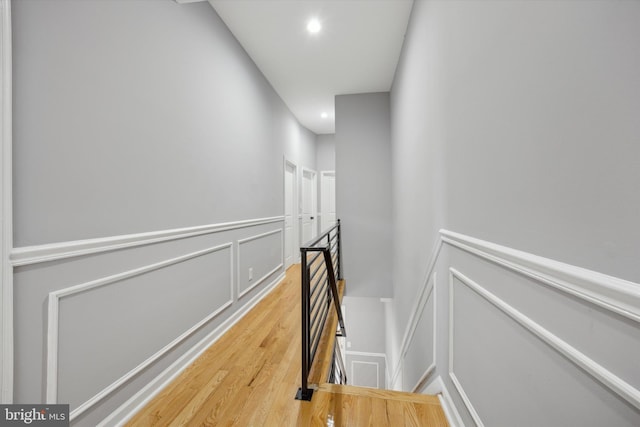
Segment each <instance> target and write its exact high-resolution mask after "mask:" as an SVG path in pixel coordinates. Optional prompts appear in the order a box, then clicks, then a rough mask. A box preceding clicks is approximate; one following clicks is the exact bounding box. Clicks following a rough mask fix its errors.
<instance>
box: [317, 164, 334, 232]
mask: <svg viewBox="0 0 640 427" xmlns="http://www.w3.org/2000/svg"><path fill="white" fill-rule="evenodd" d="M327 175H333V182H334V184H333V185H334V204H335V180H336V171H335V170H326V171H320V182H319V185H320V194H318V201H319V202H320V209H319V212H318V216H319V217H320V222H319V223H318V233H320V232H322V231H323V227H322V221H323V220H324V214H325V212H324V204H323V203H322V195H323V192H324V191H325V188H324V177H325V176H327ZM337 217H338V214H337V209H336V219H337Z"/></svg>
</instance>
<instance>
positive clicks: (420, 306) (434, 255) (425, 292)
mask: <svg viewBox="0 0 640 427" xmlns="http://www.w3.org/2000/svg"><path fill="white" fill-rule="evenodd" d="M441 249H442V240H441V239H438V241H437V242H436V244H435V245H434V248H433V251H432V252H431V257H430V258H429V264H428V267H427V271H426V273H425V276H424V280H423V282H422V283H423V285H422V289H421V290H420V293H419V296H418V298H417V299H416V303H415V305H414V306H413V308H412V310H411V317H410V318H409V322H408V323H407V328H406V329H405V332H404V336H403V338H402V344H401V345H400V357H399V361H398V364H397V366H396V369H395V371H394V373H393V376H392V377H391V378H392V384H393V383H395V380H396V379H397V377H398V375H399V373H400V370H401V368H402V365H401V364H400V361H402V360H403V359H404V357H405V355H406V354H407V351H408V350H409V346H410V345H411V342H412V341H413V337H414V335H415V333H416V329H417V327H418V322H419V321H420V314H421V313H422V311H423V310H424V307H425V306H426V305H427V302H428V301H429V298H430V297H431V295H432V291H433V288H434V283H435V282H432V281H431V276H432V275H433V274H434V272H435V267H436V263H437V262H438V258H439V257H440V250H441ZM434 313H435V304H434ZM434 324H435V319H434ZM434 338H435V331H434ZM433 348H434V351H435V343H434V346H433ZM433 360H434V361H435V353H434V358H433Z"/></svg>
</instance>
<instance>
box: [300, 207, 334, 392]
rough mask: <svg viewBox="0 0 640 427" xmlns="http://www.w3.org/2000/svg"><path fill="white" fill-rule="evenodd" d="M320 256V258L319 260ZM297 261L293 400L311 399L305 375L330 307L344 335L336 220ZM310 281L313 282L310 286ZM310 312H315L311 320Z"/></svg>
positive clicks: (305, 245)
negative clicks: (297, 368) (298, 361)
mask: <svg viewBox="0 0 640 427" xmlns="http://www.w3.org/2000/svg"><path fill="white" fill-rule="evenodd" d="M325 239H326V241H325ZM314 252H315V253H316V255H313V257H312V258H311V262H309V258H308V257H309V254H310V253H314ZM321 256H322V258H321V259H319V258H320V257H321ZM300 261H301V269H300V270H301V275H302V280H301V286H302V289H301V311H302V319H301V320H302V321H301V329H302V352H301V353H302V381H301V386H300V388H299V389H298V393H297V394H296V399H298V400H311V397H312V396H313V389H312V388H310V387H309V373H310V372H311V367H312V365H313V361H314V358H315V355H316V352H317V349H318V345H319V343H320V338H321V336H322V331H323V329H324V327H325V324H326V320H327V318H328V315H329V311H330V307H331V306H332V305H333V307H334V309H335V312H336V314H337V316H338V324H339V327H340V333H339V335H340V336H346V329H345V325H344V317H343V315H342V309H341V307H340V297H339V292H338V284H337V281H338V280H343V277H342V270H343V269H342V235H341V224H340V220H339V219H338V220H337V221H336V224H335V225H333V226H331V227H329V228H327V229H326V230H325V231H323V232H322V233H321V234H320V235H319V236H318V237H316V238H314V239H312V240H310V241H309V242H307V243H306V244H304V245H303V246H301V247H300ZM318 261H320V262H318ZM314 266H315V269H314V270H313V272H312V270H311V267H314ZM322 268H324V272H322V273H320V271H321V270H322ZM336 272H337V275H336ZM319 273H320V274H319ZM316 279H317V280H316ZM312 282H314V284H313V286H312ZM325 293H326V294H325ZM312 299H313V301H312ZM321 303H325V305H324V307H323V305H322V304H321ZM312 312H314V313H315V314H314V316H313V318H312ZM312 331H315V332H314V333H313V334H312Z"/></svg>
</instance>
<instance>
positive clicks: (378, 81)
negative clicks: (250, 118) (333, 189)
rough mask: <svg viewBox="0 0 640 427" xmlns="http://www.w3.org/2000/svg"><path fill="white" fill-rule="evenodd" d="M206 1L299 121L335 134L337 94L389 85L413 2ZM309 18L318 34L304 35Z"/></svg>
mask: <svg viewBox="0 0 640 427" xmlns="http://www.w3.org/2000/svg"><path fill="white" fill-rule="evenodd" d="M183 1H184V0H183ZM209 3H210V4H211V5H212V6H213V8H214V9H215V10H216V12H217V13H218V15H220V17H221V18H222V20H223V21H224V22H225V23H226V24H227V26H228V27H229V29H230V30H231V32H232V33H233V35H234V36H235V37H236V38H237V39H238V41H239V42H240V44H242V46H243V47H244V49H245V50H246V51H247V53H248V54H249V56H251V58H252V59H253V61H254V62H255V63H256V65H257V66H258V68H259V69H260V71H262V73H263V74H264V75H265V76H266V78H267V80H269V82H270V83H271V85H273V87H274V89H275V90H276V92H278V94H279V95H280V96H281V97H282V99H283V100H284V102H285V103H286V104H287V106H288V107H289V108H290V109H291V111H292V112H293V114H294V115H295V116H296V117H297V118H298V120H299V121H300V123H302V125H303V126H305V127H307V128H308V129H310V130H311V131H313V132H315V133H317V134H326V133H334V131H335V120H334V96H335V95H342V94H353V93H366V92H386V91H388V90H389V89H390V88H391V83H392V80H393V75H394V73H395V69H396V65H397V63H398V57H399V56H400V50H401V48H402V43H403V40H404V34H405V31H406V28H407V22H408V20H409V15H410V13H411V7H412V5H413V0H328V1H316V0H209ZM312 17H316V18H318V19H319V20H320V22H321V23H322V30H321V31H320V32H319V33H318V34H315V35H312V34H309V33H308V31H307V30H306V26H307V21H308V20H309V19H311V18H312ZM322 112H326V113H328V117H327V118H326V119H323V118H321V113H322Z"/></svg>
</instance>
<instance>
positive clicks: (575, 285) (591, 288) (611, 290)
mask: <svg viewBox="0 0 640 427" xmlns="http://www.w3.org/2000/svg"><path fill="white" fill-rule="evenodd" d="M440 234H441V236H442V240H443V241H444V242H446V243H449V244H450V245H452V246H455V247H457V248H459V249H462V250H464V251H466V252H469V253H471V254H474V255H477V256H479V257H481V258H484V259H486V260H488V261H491V262H493V263H495V264H498V265H500V266H503V267H506V268H508V269H510V270H513V271H516V272H518V273H520V274H523V275H525V276H527V277H530V278H532V279H534V280H537V281H539V282H542V283H545V284H547V285H549V286H552V287H554V288H557V289H559V290H561V291H563V292H566V293H568V294H571V295H575V296H577V297H579V298H582V299H584V300H586V301H589V302H591V303H593V304H596V305H598V306H600V307H603V308H605V309H607V310H610V311H613V312H615V313H618V314H620V315H622V316H624V317H627V318H629V319H631V320H634V321H636V322H640V284H639V283H634V282H630V281H627V280H623V279H619V278H617V277H613V276H608V275H606V274H602V273H598V272H596V271H592V270H587V269H585V268H581V267H576V266H574V265H570V264H565V263H562V262H559V261H555V260H552V259H549V258H544V257H541V256H537V255H533V254H530V253H527V252H522V251H519V250H516V249H512V248H508V247H505V246H500V245H497V244H495V243H490V242H486V241H483V240H480V239H475V238H473V237H469V236H465V235H463V234H459V233H454V232H452V231H447V230H440Z"/></svg>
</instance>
